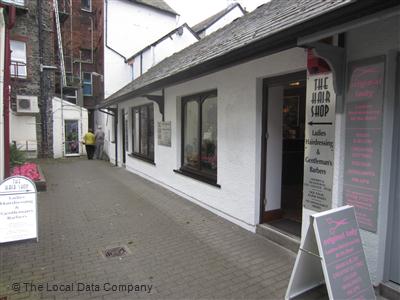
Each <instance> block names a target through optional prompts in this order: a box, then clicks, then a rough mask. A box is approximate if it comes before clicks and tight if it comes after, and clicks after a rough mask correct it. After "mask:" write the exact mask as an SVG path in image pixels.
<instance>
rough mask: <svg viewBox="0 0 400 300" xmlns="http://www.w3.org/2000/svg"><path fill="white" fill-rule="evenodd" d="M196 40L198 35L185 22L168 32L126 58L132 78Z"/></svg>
mask: <svg viewBox="0 0 400 300" xmlns="http://www.w3.org/2000/svg"><path fill="white" fill-rule="evenodd" d="M198 40H199V37H198V35H197V34H196V33H195V32H194V31H193V30H192V29H191V28H190V27H189V26H188V25H187V24H186V23H185V24H183V25H181V26H179V27H177V28H175V29H174V30H172V31H171V32H168V33H167V34H166V35H164V36H162V37H161V38H159V39H158V40H156V41H154V42H152V43H151V44H150V45H147V46H146V47H144V48H143V49H141V50H139V51H138V52H136V53H135V54H134V55H132V56H131V57H129V58H128V59H127V63H128V64H129V65H130V66H131V74H132V75H131V76H132V80H133V79H136V78H138V77H139V76H141V75H142V74H143V73H145V72H147V70H148V69H150V68H151V67H153V66H155V65H156V64H158V63H159V62H160V61H162V60H163V59H164V58H166V57H168V56H170V55H172V54H174V53H176V52H179V51H180V50H182V49H184V48H186V47H187V46H189V45H191V44H193V43H195V42H197V41H198Z"/></svg>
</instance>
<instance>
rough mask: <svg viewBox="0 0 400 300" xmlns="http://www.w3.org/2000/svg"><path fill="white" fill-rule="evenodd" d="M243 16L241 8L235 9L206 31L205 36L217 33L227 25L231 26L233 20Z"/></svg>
mask: <svg viewBox="0 0 400 300" xmlns="http://www.w3.org/2000/svg"><path fill="white" fill-rule="evenodd" d="M241 16H243V11H242V10H241V9H240V8H239V7H237V6H236V7H235V8H234V9H232V10H231V11H229V12H228V13H227V14H226V15H225V16H223V17H222V18H221V19H219V20H218V21H217V22H215V23H214V24H212V25H211V26H210V27H208V28H207V29H206V30H205V36H207V35H209V34H211V33H213V32H214V31H217V30H218V29H220V28H222V27H224V26H225V25H227V24H230V23H231V22H232V21H233V20H235V19H237V18H240V17H241Z"/></svg>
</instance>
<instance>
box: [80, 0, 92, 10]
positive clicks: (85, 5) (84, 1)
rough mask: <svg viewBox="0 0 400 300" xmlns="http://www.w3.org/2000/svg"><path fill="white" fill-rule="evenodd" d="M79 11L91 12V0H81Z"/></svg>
mask: <svg viewBox="0 0 400 300" xmlns="http://www.w3.org/2000/svg"><path fill="white" fill-rule="evenodd" d="M81 9H82V10H86V11H92V0H81Z"/></svg>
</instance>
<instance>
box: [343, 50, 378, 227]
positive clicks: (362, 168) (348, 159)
mask: <svg viewBox="0 0 400 300" xmlns="http://www.w3.org/2000/svg"><path fill="white" fill-rule="evenodd" d="M384 73H385V63H384V57H381V58H376V59H372V60H371V59H369V60H363V61H359V62H355V63H350V65H349V76H350V78H349V84H348V90H347V96H346V138H345V142H346V146H345V162H344V178H343V202H344V204H349V205H353V206H354V207H355V209H356V216H357V221H358V223H359V225H360V228H363V229H366V230H368V231H371V232H376V230H377V217H378V199H379V185H380V176H381V155H382V151H381V150H382V149H381V148H382V119H383V91H384Z"/></svg>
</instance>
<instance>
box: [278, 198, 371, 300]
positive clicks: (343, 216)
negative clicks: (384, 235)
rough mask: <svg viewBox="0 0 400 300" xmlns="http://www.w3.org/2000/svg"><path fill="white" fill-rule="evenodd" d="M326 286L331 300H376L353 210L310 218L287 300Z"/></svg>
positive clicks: (328, 212) (329, 212) (322, 213)
mask: <svg viewBox="0 0 400 300" xmlns="http://www.w3.org/2000/svg"><path fill="white" fill-rule="evenodd" d="M324 282H325V284H326V288H327V291H328V296H329V299H376V297H375V293H374V289H373V287H372V284H371V279H370V277H369V272H368V268H367V263H366V260H365V254H364V249H363V246H362V241H361V237H360V232H359V228H358V224H357V221H356V218H355V210H354V207H353V206H349V205H347V206H342V207H339V208H334V209H331V210H328V211H324V212H321V213H316V214H314V215H312V216H310V225H309V228H308V230H307V233H306V236H305V239H304V241H303V243H302V245H301V247H300V249H299V252H298V254H297V258H296V262H295V265H294V268H293V272H292V275H291V278H290V281H289V286H288V289H287V291H286V295H285V299H292V298H294V297H296V296H299V295H301V294H303V293H305V292H307V291H309V290H311V289H313V288H315V287H317V286H319V285H321V284H323V283H324Z"/></svg>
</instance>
